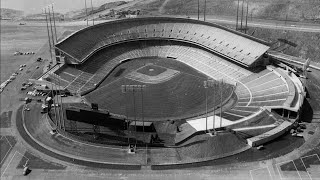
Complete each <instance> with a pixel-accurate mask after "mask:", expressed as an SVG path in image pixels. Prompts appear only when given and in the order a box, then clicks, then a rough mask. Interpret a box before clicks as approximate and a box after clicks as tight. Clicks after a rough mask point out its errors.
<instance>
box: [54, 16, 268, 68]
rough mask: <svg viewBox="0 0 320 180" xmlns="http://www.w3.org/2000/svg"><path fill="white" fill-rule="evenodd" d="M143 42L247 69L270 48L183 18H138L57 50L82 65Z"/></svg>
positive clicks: (100, 28)
mask: <svg viewBox="0 0 320 180" xmlns="http://www.w3.org/2000/svg"><path fill="white" fill-rule="evenodd" d="M143 39H170V40H178V41H184V42H188V43H192V44H196V45H198V46H202V47H205V48H207V49H209V50H210V51H212V52H214V53H215V54H219V55H221V56H223V57H225V58H228V59H230V60H233V61H235V62H237V63H240V64H242V65H244V66H250V65H251V64H253V63H254V62H255V61H256V60H257V59H258V58H259V57H260V56H261V55H262V54H263V53H265V52H266V51H267V50H268V49H269V47H268V46H267V45H265V44H267V43H265V42H263V41H262V40H258V39H255V38H253V37H249V36H247V35H245V34H241V33H239V32H236V31H233V30H231V29H227V28H225V27H222V26H219V25H215V24H211V23H205V22H201V21H194V20H187V19H179V18H152V19H150V18H136V19H126V20H120V21H112V22H107V23H102V24H99V25H96V26H92V27H88V28H85V29H83V30H80V31H78V32H76V33H74V34H73V35H71V36H69V37H68V38H66V39H64V40H63V41H61V42H59V43H58V44H57V45H56V47H57V48H58V49H60V50H61V51H63V52H64V53H65V54H67V55H68V56H70V57H72V58H74V59H75V60H77V61H78V62H79V63H82V62H84V61H85V60H86V59H88V58H89V57H90V56H91V55H92V54H94V53H95V52H97V51H98V50H100V49H101V48H102V47H105V46H111V45H114V44H118V43H121V42H127V41H137V40H143Z"/></svg>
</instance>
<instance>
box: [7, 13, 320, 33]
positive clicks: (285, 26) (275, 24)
mask: <svg viewBox="0 0 320 180" xmlns="http://www.w3.org/2000/svg"><path fill="white" fill-rule="evenodd" d="M164 16H167V17H181V18H186V17H187V16H185V15H183V16H182V15H164ZM190 18H192V19H197V17H196V16H190ZM115 20H117V19H115ZM200 20H203V19H200ZM206 20H207V21H208V22H213V23H220V24H227V25H233V26H235V18H232V17H216V16H210V15H208V16H207V18H206ZM107 21H111V20H96V21H95V24H99V23H103V22H107ZM1 23H2V24H17V22H8V21H4V22H1ZM86 25H87V22H86V21H65V22H56V26H83V27H85V26H86ZM89 25H92V23H91V22H89ZM26 26H46V23H45V22H32V21H31V22H28V24H27V25H26ZM248 26H249V27H260V28H268V29H281V30H290V31H302V32H320V24H314V23H304V22H287V23H285V22H284V21H277V20H263V19H253V20H248Z"/></svg>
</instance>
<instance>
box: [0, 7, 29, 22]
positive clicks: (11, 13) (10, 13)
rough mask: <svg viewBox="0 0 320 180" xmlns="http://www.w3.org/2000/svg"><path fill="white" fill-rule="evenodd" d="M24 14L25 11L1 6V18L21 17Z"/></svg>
mask: <svg viewBox="0 0 320 180" xmlns="http://www.w3.org/2000/svg"><path fill="white" fill-rule="evenodd" d="M23 15H24V12H23V11H19V10H14V9H7V8H1V19H20V18H22V17H23Z"/></svg>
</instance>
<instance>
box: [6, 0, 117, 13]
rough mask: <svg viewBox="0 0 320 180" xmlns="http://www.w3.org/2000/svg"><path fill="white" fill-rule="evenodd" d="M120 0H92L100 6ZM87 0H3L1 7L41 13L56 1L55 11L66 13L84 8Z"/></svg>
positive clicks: (89, 2)
mask: <svg viewBox="0 0 320 180" xmlns="http://www.w3.org/2000/svg"><path fill="white" fill-rule="evenodd" d="M86 1H87V6H89V5H91V0H86ZM114 1H120V0H92V4H93V6H99V5H102V4H103V3H107V2H114ZM84 2H85V0H1V8H9V9H16V10H22V11H24V12H25V13H26V14H36V13H40V12H41V11H42V9H43V8H44V7H45V6H47V5H49V4H51V3H54V9H55V12H60V13H65V12H68V11H72V10H78V9H82V8H84Z"/></svg>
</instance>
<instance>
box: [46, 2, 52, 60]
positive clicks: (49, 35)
mask: <svg viewBox="0 0 320 180" xmlns="http://www.w3.org/2000/svg"><path fill="white" fill-rule="evenodd" d="M44 13H45V15H46V24H47V32H48V39H49V52H50V56H51V62H52V51H51V39H50V32H49V25H48V17H47V10H46V8H45V9H44Z"/></svg>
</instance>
